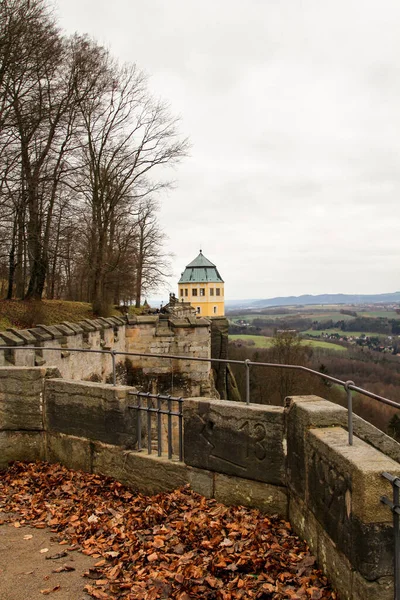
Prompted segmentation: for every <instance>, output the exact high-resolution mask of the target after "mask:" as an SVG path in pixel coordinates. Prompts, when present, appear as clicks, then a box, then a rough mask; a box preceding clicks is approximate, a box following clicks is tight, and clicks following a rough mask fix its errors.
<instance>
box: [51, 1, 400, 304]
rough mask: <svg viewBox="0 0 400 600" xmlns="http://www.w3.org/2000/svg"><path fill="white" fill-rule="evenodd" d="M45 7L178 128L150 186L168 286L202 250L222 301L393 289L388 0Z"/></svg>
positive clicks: (398, 252)
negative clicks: (172, 154)
mask: <svg viewBox="0 0 400 600" xmlns="http://www.w3.org/2000/svg"><path fill="white" fill-rule="evenodd" d="M53 3H54V6H55V11H56V15H57V17H58V20H59V24H60V26H61V27H62V28H63V29H64V30H65V32H66V33H73V32H75V31H77V32H79V33H88V34H89V35H90V36H92V37H93V38H95V39H96V40H97V41H98V42H99V43H101V44H103V45H105V46H106V47H107V48H109V50H110V51H111V53H112V54H113V55H114V56H115V57H117V58H118V59H119V60H121V62H131V63H133V62H134V63H136V64H137V66H138V67H139V68H140V69H142V70H144V71H145V72H146V73H147V74H148V75H149V90H150V91H151V93H152V94H154V95H155V96H157V97H160V98H162V99H163V100H165V101H166V102H168V103H169V104H170V106H171V111H172V112H173V113H174V114H175V115H177V116H179V117H180V118H181V122H180V130H181V132H182V136H183V137H188V138H189V140H190V143H191V149H190V153H189V156H188V157H187V158H185V159H184V160H183V162H182V163H181V164H180V165H179V166H178V167H176V168H175V169H174V170H173V171H172V172H171V179H173V180H174V182H175V183H174V188H173V189H172V190H169V191H168V192H166V193H165V194H163V195H162V196H161V197H160V201H161V206H162V208H161V211H160V222H161V226H162V228H163V230H164V232H165V233H166V235H167V236H168V240H167V244H166V251H167V252H171V253H173V254H174V257H173V260H172V271H173V277H172V278H171V279H169V289H170V291H175V292H176V291H177V285H176V282H177V281H178V279H179V276H180V273H181V272H182V271H183V270H184V267H185V265H186V264H188V263H189V262H191V260H193V259H194V258H195V257H196V256H197V254H198V252H199V249H200V248H202V250H203V253H204V255H205V256H206V257H207V258H209V259H210V260H211V261H212V262H214V263H215V264H216V265H217V267H218V269H219V271H220V273H221V276H222V277H223V279H224V280H225V295H226V297H227V298H230V299H239V298H270V297H275V296H288V295H301V294H320V293H357V294H362V293H383V292H394V291H396V290H399V289H400V168H399V167H400V36H399V33H398V31H399V23H400V3H399V2H398V0H383V1H382V2H378V0H324V1H323V2H321V0H240V1H238V0H203V2H199V1H195V0H141V1H138V0H112V1H110V0H108V1H106V0H53Z"/></svg>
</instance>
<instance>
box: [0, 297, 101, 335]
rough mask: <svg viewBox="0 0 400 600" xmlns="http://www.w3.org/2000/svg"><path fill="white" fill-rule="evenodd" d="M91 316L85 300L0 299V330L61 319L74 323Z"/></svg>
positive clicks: (55, 321)
mask: <svg viewBox="0 0 400 600" xmlns="http://www.w3.org/2000/svg"><path fill="white" fill-rule="evenodd" d="M92 318H94V314H93V311H92V306H91V304H88V303H86V302H67V301H65V300H41V301H40V302H39V301H32V300H30V301H27V300H0V331H4V330H5V329H7V328H9V327H15V328H16V329H24V328H28V327H34V326H35V325H38V324H43V325H53V324H55V323H61V322H62V321H71V322H72V323H76V322H77V321H81V320H82V319H92Z"/></svg>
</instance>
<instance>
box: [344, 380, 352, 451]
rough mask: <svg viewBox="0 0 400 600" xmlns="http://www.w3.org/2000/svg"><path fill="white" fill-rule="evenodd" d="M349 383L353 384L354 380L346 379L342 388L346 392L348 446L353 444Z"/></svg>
mask: <svg viewBox="0 0 400 600" xmlns="http://www.w3.org/2000/svg"><path fill="white" fill-rule="evenodd" d="M350 385H354V381H346V383H345V384H344V389H345V390H346V393H347V430H348V432H349V446H352V445H353V396H352V393H351V389H350V387H349V386H350Z"/></svg>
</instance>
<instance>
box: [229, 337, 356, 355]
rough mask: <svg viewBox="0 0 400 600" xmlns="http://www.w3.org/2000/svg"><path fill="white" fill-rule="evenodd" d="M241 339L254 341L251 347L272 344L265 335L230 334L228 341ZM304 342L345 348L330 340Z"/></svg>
mask: <svg viewBox="0 0 400 600" xmlns="http://www.w3.org/2000/svg"><path fill="white" fill-rule="evenodd" d="M235 340H239V341H240V340H243V341H250V340H252V341H253V342H254V346H251V347H252V348H254V347H255V348H270V347H271V346H272V338H270V337H265V336H263V335H245V334H243V335H230V336H229V341H235ZM304 344H309V345H310V346H311V347H312V348H324V349H325V350H333V351H334V352H346V348H344V347H343V346H339V344H333V343H330V342H323V341H319V340H304Z"/></svg>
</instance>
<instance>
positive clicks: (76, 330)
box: [61, 321, 84, 333]
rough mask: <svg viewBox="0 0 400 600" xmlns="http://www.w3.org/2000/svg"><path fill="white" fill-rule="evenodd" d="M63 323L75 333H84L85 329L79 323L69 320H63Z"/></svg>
mask: <svg viewBox="0 0 400 600" xmlns="http://www.w3.org/2000/svg"><path fill="white" fill-rule="evenodd" d="M61 325H65V326H66V327H68V328H69V329H72V331H73V332H74V333H83V332H84V329H83V327H81V326H80V325H79V323H70V322H69V321H63V322H62V323H61Z"/></svg>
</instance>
